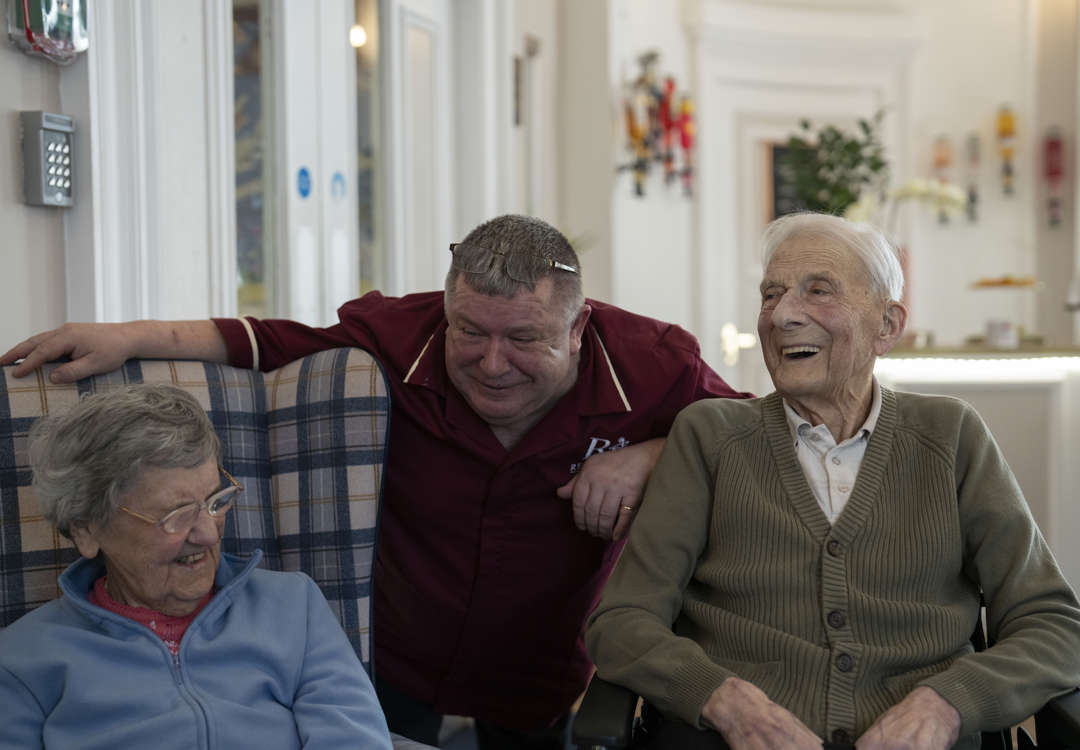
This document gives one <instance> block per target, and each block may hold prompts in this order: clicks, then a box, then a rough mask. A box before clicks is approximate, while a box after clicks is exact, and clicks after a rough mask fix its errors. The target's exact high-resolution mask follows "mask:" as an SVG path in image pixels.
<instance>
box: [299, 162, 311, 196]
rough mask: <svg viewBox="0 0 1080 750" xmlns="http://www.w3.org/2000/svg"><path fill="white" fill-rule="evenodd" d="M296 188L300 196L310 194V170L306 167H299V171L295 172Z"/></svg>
mask: <svg viewBox="0 0 1080 750" xmlns="http://www.w3.org/2000/svg"><path fill="white" fill-rule="evenodd" d="M296 190H297V192H299V193H300V197H301V198H307V197H308V196H309V195H311V172H309V171H308V168H307V167H300V171H299V172H297V173H296Z"/></svg>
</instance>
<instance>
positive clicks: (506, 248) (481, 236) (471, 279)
mask: <svg viewBox="0 0 1080 750" xmlns="http://www.w3.org/2000/svg"><path fill="white" fill-rule="evenodd" d="M455 252H456V253H465V254H468V253H485V252H487V253H491V252H494V253H498V254H497V255H495V256H494V258H493V259H492V262H491V264H490V265H489V266H488V267H487V270H486V271H484V272H483V273H468V272H465V271H462V270H461V268H460V267H459V264H458V262H456V261H455V262H453V263H451V264H450V270H449V271H448V272H447V274H446V292H445V296H444V299H445V304H447V305H449V304H450V300H451V299H452V298H453V296H454V292H455V290H456V288H457V280H458V279H459V278H464V280H465V283H466V284H468V285H469V287H470V288H471V289H473V290H474V291H477V292H479V293H481V294H486V295H489V296H500V297H513V296H514V295H515V294H517V293H518V292H519V291H521V290H522V289H528V290H529V291H530V292H532V291H535V290H536V285H537V284H538V283H539V282H540V281H541V280H542V279H545V278H550V279H551V280H552V282H553V284H554V286H553V289H552V300H553V301H554V302H555V303H556V304H559V305H561V306H563V307H564V309H565V310H566V317H567V320H568V321H569V322H572V321H573V320H574V318H575V317H576V316H577V314H578V312H579V311H580V310H581V306H582V305H584V304H585V294H584V292H582V287H581V263H580V262H579V261H578V257H577V253H575V252H574V248H573V247H571V245H570V241H569V240H567V239H566V237H564V236H563V234H562V232H560V231H559V230H558V229H556V228H555V227H553V226H551V225H550V224H548V223H547V222H544V221H541V220H540V219H536V218H533V217H531V216H520V215H517V214H507V215H505V216H499V217H496V218H494V219H491V220H490V221H487V222H485V223H483V224H481V225H480V226H478V227H476V229H474V230H472V231H471V232H469V234H468V236H466V237H465V239H464V240H462V242H461V245H459V246H458V249H457V250H456V251H455ZM519 254H528V255H530V256H536V257H539V258H543V259H546V260H553V261H555V262H557V263H561V264H563V265H567V266H571V267H572V268H576V269H578V270H577V273H570V272H569V271H563V270H559V269H555V268H545V267H543V266H540V265H535V264H522V265H523V266H524V267H525V268H526V269H528V270H527V272H526V275H525V277H524V278H519V279H512V278H510V276H508V275H507V274H506V271H505V269H504V266H505V262H506V260H505V259H506V257H507V256H511V255H519Z"/></svg>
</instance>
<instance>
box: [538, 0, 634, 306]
mask: <svg viewBox="0 0 1080 750" xmlns="http://www.w3.org/2000/svg"><path fill="white" fill-rule="evenodd" d="M559 44H560V47H559V60H560V65H561V67H560V69H559V82H560V88H559V95H558V100H557V104H556V107H557V111H558V118H559V119H558V121H557V122H558V123H559V134H558V144H559V154H558V163H559V176H558V185H559V192H558V203H559V217H560V219H559V222H558V226H559V228H560V229H561V230H562V231H563V233H564V234H566V235H567V236H568V237H570V238H582V239H583V240H584V242H579V243H578V244H579V246H583V252H580V258H581V265H582V272H583V277H584V278H583V282H584V286H585V294H586V295H588V296H590V297H594V298H597V299H603V300H611V299H614V297H615V295H614V273H613V258H614V254H613V250H612V233H613V230H614V224H613V221H612V190H613V189H614V188H613V186H614V147H615V137H616V136H615V134H614V129H613V121H612V118H613V115H612V109H611V104H610V102H611V88H610V86H609V78H608V67H609V64H610V62H609V54H608V48H609V44H610V32H609V16H608V0H590V2H581V1H580V0H560V3H559ZM631 257H632V256H631Z"/></svg>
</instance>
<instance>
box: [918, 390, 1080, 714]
mask: <svg viewBox="0 0 1080 750" xmlns="http://www.w3.org/2000/svg"><path fill="white" fill-rule="evenodd" d="M913 426H915V425H913ZM950 432H952V431H950ZM927 433H928V434H932V433H931V431H930V430H929V429H928V430H927ZM952 434H953V435H955V439H956V445H955V446H946V447H949V448H952V449H953V450H954V456H955V471H956V491H957V509H958V511H959V514H960V526H961V528H962V529H963V533H964V560H965V573H966V574H967V575H968V577H970V578H971V579H972V580H973V581H975V582H976V583H978V584H979V585H980V586H981V587H982V590H983V596H984V598H985V601H986V622H987V630H988V636H989V639H990V641H991V642H996V643H995V645H994V646H993V647H991V648H989V649H987V650H986V651H983V652H981V653H977V654H970V655H968V656H965V657H962V658H960V659H958V660H957V661H956V662H954V663H953V664H952V665H951V666H950V667H949V668H948V669H947V670H945V671H944V672H940V673H938V674H936V675H934V676H932V677H928V678H927V679H925V680H923V681H922V683H921V684H923V685H927V686H929V687H931V688H933V689H934V690H936V691H937V692H938V693H939V694H940V695H941V696H942V697H944V698H945V699H946V700H947V701H949V703H951V704H952V705H953V706H955V707H956V709H957V710H958V711H959V712H960V717H961V721H962V727H961V730H960V733H961V735H964V734H967V733H970V732H976V731H980V730H988V729H995V728H999V727H1005V726H1009V725H1010V724H1013V723H1017V722H1019V721H1021V720H1023V719H1024V718H1026V717H1028V716H1030V715H1031V714H1032V713H1034V712H1035V711H1036V710H1038V709H1039V708H1040V707H1041V706H1042V705H1043V704H1044V703H1045V702H1046V701H1047V700H1048V699H1049V698H1051V697H1053V696H1054V695H1057V694H1060V693H1063V692H1065V691H1067V690H1070V689H1071V688H1073V687H1075V686H1077V685H1080V606H1078V604H1077V599H1076V595H1075V593H1074V592H1073V591H1072V589H1071V588H1070V586H1069V584H1068V583H1067V582H1066V581H1065V579H1064V577H1063V576H1062V574H1061V571H1060V569H1059V568H1058V565H1057V562H1056V561H1055V560H1054V557H1053V555H1052V554H1051V552H1050V549H1049V547H1047V545H1046V542H1045V540H1044V539H1043V537H1042V534H1041V533H1040V532H1039V528H1038V526H1037V525H1036V523H1035V520H1034V519H1033V518H1032V515H1031V512H1030V510H1029V509H1028V506H1027V503H1026V502H1025V500H1024V496H1023V493H1022V492H1021V490H1020V487H1019V485H1018V484H1017V482H1016V479H1015V478H1014V476H1013V474H1012V471H1011V470H1010V469H1009V467H1008V465H1007V464H1006V462H1005V458H1004V456H1003V455H1002V453H1001V450H1000V449H999V448H998V446H997V444H996V443H995V441H994V438H993V437H992V436H991V434H990V431H989V430H988V429H987V427H986V425H985V424H984V423H983V421H982V419H981V418H980V417H979V415H978V414H977V413H976V412H975V411H974V409H972V408H971V407H970V406H967V405H966V404H965V405H963V412H962V415H961V419H960V425H959V430H957V431H955V432H953V433H952Z"/></svg>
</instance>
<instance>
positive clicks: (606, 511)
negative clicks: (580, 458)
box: [555, 438, 664, 540]
mask: <svg viewBox="0 0 1080 750" xmlns="http://www.w3.org/2000/svg"><path fill="white" fill-rule="evenodd" d="M663 447H664V440H663V438H657V439H655V440H647V441H646V442H644V443H638V444H637V445H628V446H627V447H625V448H621V449H619V450H617V451H605V452H604V453H597V454H595V455H592V456H590V457H589V459H588V460H587V461H585V463H584V464H583V465H582V467H581V469H580V470H579V471H578V473H577V474H575V475H574V476H573V478H572V479H571V480H570V481H569V482H567V483H566V484H564V485H563V486H562V487H559V488H558V489H557V490H555V492H556V494H557V495H558V496H559V497H561V498H563V499H564V500H570V499H573V501H574V523H575V524H576V525H577V527H578V528H579V529H581V530H582V531H587V532H589V533H590V534H592V535H593V536H598V537H600V538H601V539H616V540H618V539H622V538H623V537H624V536H626V532H627V531H628V530H629V529H630V524H631V522H632V521H633V520H634V516H635V515H636V513H637V509H638V506H639V505H641V496H642V493H643V492H644V491H645V482H646V481H648V479H649V474H650V473H651V472H652V469H653V466H655V465H656V459H657V458H658V457H659V456H660V449H661V448H663ZM627 508H630V510H627Z"/></svg>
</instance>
